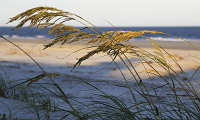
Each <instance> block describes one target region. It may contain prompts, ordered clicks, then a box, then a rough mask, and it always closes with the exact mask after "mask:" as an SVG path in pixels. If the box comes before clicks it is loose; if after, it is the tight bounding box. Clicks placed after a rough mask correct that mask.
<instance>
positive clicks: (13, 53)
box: [0, 39, 200, 117]
mask: <svg viewBox="0 0 200 120" xmlns="http://www.w3.org/2000/svg"><path fill="white" fill-rule="evenodd" d="M9 40H11V41H12V42H14V43H15V44H16V45H18V46H19V47H21V48H22V49H23V50H25V51H26V52H27V53H28V54H29V55H30V56H31V57H33V59H35V60H36V61H37V62H38V63H39V64H40V65H41V66H42V68H43V69H44V70H45V71H46V72H59V73H65V74H69V75H74V76H77V77H83V78H85V79H87V80H90V81H91V82H94V84H95V85H96V84H98V88H99V89H101V90H103V91H105V92H109V93H110V94H112V95H115V96H119V95H121V94H123V93H125V92H127V91H128V89H127V88H120V89H119V88H118V89H117V88H116V86H115V87H113V86H112V85H111V84H108V83H109V82H113V83H115V84H118V85H123V84H125V83H124V78H123V77H122V75H121V74H120V72H119V71H118V70H117V67H116V65H115V64H114V63H112V64H110V65H109V66H108V67H106V68H104V67H105V66H107V65H108V64H109V63H110V62H111V61H112V59H111V58H110V57H109V56H105V55H106V54H105V53H99V54H96V55H95V56H93V57H91V58H90V59H88V60H86V61H83V63H82V64H81V65H80V66H77V67H76V68H75V69H74V70H73V71H71V70H72V69H73V65H74V64H75V63H76V62H77V59H78V58H80V57H82V56H84V55H85V54H86V53H87V52H89V51H90V50H92V49H94V48H86V47H90V46H93V45H94V44H93V45H87V46H86V45H85V44H86V43H87V42H86V41H82V42H76V43H72V44H65V45H63V46H61V45H60V43H59V44H56V45H54V46H52V47H50V48H48V49H46V50H43V48H44V45H45V44H47V43H49V40H46V41H44V40H42V39H34V40H33V39H9ZM129 43H130V44H131V45H134V46H138V47H141V48H142V49H144V50H146V51H148V52H150V53H154V52H155V51H156V50H155V49H154V46H153V45H152V42H150V41H131V42H129ZM157 43H158V44H159V45H160V46H162V47H163V48H165V49H166V51H167V52H168V53H169V54H170V55H173V56H174V58H175V59H176V61H177V62H178V63H179V65H180V66H181V67H182V68H181V69H182V70H183V71H184V72H186V74H187V75H188V76H189V77H191V76H192V75H193V73H194V71H195V70H196V69H197V68H198V67H199V58H200V54H199V52H200V51H199V50H197V49H196V48H195V47H193V46H191V45H189V44H188V43H186V42H161V41H158V42H157ZM192 43H193V44H194V45H195V46H197V47H199V48H200V42H192ZM127 44H128V43H127ZM82 48H85V49H83V50H80V49H82ZM77 50H80V51H77ZM74 51H77V52H75V53H73V52H74ZM71 53H73V54H71ZM68 55H70V56H68ZM164 57H165V59H166V61H167V63H168V65H169V66H170V67H172V68H173V69H174V70H175V71H176V72H177V73H181V69H180V68H179V67H178V66H177V64H176V63H174V62H173V60H172V59H171V57H169V55H167V54H164ZM130 58H131V59H130V60H131V63H132V64H133V65H134V67H135V68H136V70H137V71H138V73H139V75H140V77H141V78H142V79H143V80H147V82H148V79H149V75H150V76H151V77H156V75H155V74H156V72H155V70H154V69H152V68H151V67H148V65H147V64H145V65H144V64H141V61H140V59H138V58H137V57H135V56H130ZM116 62H117V63H118V64H119V66H120V68H121V70H122V72H123V73H124V75H125V76H126V77H127V80H128V81H130V82H133V81H135V80H134V78H133V76H132V75H131V74H130V72H129V71H128V70H127V69H126V67H125V66H124V65H123V63H122V62H120V59H116ZM125 62H126V63H127V61H125ZM0 64H1V65H2V67H3V68H4V71H5V72H6V73H7V75H8V76H9V77H10V79H11V80H12V81H14V80H18V79H23V78H25V77H28V78H30V77H34V76H37V75H40V74H42V71H41V70H40V68H39V67H38V66H36V65H35V63H34V62H33V61H32V60H31V59H30V58H29V57H28V56H27V55H26V54H24V53H23V52H22V51H21V50H19V49H18V48H17V47H16V46H14V45H12V44H11V43H8V42H6V41H5V40H3V39H0ZM149 64H151V65H152V66H154V67H155V69H156V70H157V71H158V72H159V73H160V74H161V75H163V76H165V75H166V76H167V75H168V73H167V72H166V71H165V70H164V69H163V68H161V67H159V66H157V65H156V64H155V63H153V62H152V61H151V60H149ZM154 64H155V65H154ZM144 66H145V68H146V69H145V68H144ZM102 68H104V69H102ZM101 69H102V70H101ZM99 70H100V71H99ZM96 72H97V73H96ZM147 72H149V73H151V74H147ZM0 73H1V74H2V75H3V74H4V72H3V71H1V72H0ZM94 73H95V74H94ZM197 74H199V73H198V72H197ZM180 76H182V77H184V74H183V73H182V74H181V75H180ZM69 79H70V78H63V77H61V78H58V79H56V80H57V81H56V82H57V83H58V84H59V85H60V86H61V88H63V89H64V91H66V92H67V91H70V93H69V94H72V93H76V95H75V98H78V99H79V100H81V101H85V100H88V99H92V98H87V97H85V96H87V94H88V90H87V89H91V88H88V86H87V85H82V84H81V85H80V84H76V83H75V84H74V85H73V87H72V84H71V82H72V81H73V79H70V80H69ZM193 79H195V80H200V77H199V76H198V75H197V76H194V77H193ZM97 81H101V84H100V83H96V82H97ZM102 81H107V82H108V83H107V82H106V83H103V82H102ZM155 83H157V85H162V84H165V83H164V82H161V80H160V79H159V78H156V79H155ZM130 84H131V83H130ZM132 84H133V86H134V85H135V83H134V82H133V83H132ZM195 85H196V84H195ZM195 85H194V87H195V89H196V90H197V91H198V92H199V90H198V85H196V86H195ZM66 86H67V87H66ZM77 88H79V89H77ZM166 89H167V88H166ZM90 92H91V91H90ZM90 92H89V93H90ZM161 92H162V93H160V94H162V95H164V92H163V91H161ZM158 94H159V93H158ZM161 97H165V96H161ZM138 99H140V97H139V96H138ZM141 99H142V98H141ZM0 100H3V101H4V102H5V101H6V100H5V98H3V99H0ZM123 100H125V101H131V100H132V97H131V95H130V94H128V95H127V94H126V95H123ZM10 104H12V103H10ZM13 104H14V103H13ZM13 104H12V105H13ZM60 104H63V103H60ZM0 105H1V103H0ZM5 109H6V108H5ZM2 110H3V109H2ZM1 112H3V111H0V113H1ZM15 116H16V117H22V116H19V115H18V116H17V115H15ZM15 116H14V117H15Z"/></svg>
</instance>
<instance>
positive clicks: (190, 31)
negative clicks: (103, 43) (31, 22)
mask: <svg viewBox="0 0 200 120" xmlns="http://www.w3.org/2000/svg"><path fill="white" fill-rule="evenodd" d="M12 28H13V27H0V35H2V36H4V37H6V38H14V39H25V38H26V39H47V38H52V37H54V36H53V35H52V34H50V35H49V34H48V30H49V29H50V28H45V29H41V30H38V28H36V27H35V28H27V27H22V28H18V29H15V30H13V31H11V29H12ZM77 28H82V27H77ZM99 28H100V29H101V30H102V31H103V32H106V31H115V30H127V31H142V30H153V31H160V32H164V33H169V34H172V35H175V36H178V37H180V38H183V39H186V40H188V41H200V27H116V28H114V27H99ZM95 30H96V29H95ZM96 31H97V32H99V33H100V31H98V30H96ZM84 32H91V33H93V31H91V30H90V29H89V28H86V29H84ZM144 35H145V36H147V37H151V38H152V39H153V40H158V41H181V40H180V39H177V38H174V37H171V36H167V35H163V34H144ZM134 40H145V39H144V38H143V37H137V38H135V39H134Z"/></svg>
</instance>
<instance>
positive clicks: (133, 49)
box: [1, 7, 200, 120]
mask: <svg viewBox="0 0 200 120" xmlns="http://www.w3.org/2000/svg"><path fill="white" fill-rule="evenodd" d="M16 20H21V22H20V23H19V24H18V25H17V26H16V27H14V28H13V29H17V28H19V27H22V26H23V25H24V24H25V23H26V22H28V21H30V24H29V26H28V27H39V29H41V28H46V27H50V26H52V27H51V29H50V30H49V33H50V34H51V33H52V34H54V35H55V37H54V38H53V39H54V40H53V41H52V42H50V43H49V44H47V45H45V47H44V49H47V48H49V47H51V46H53V45H54V44H56V43H58V42H61V44H62V45H63V44H65V43H72V42H78V41H81V40H83V39H85V38H90V39H87V40H88V43H87V44H91V43H98V44H99V45H97V46H96V49H94V50H92V51H89V52H88V53H87V54H86V55H84V56H82V57H80V58H79V59H78V61H77V63H76V64H75V65H74V67H73V69H75V67H76V66H77V65H81V63H82V62H83V61H85V60H87V59H89V58H90V57H91V56H94V55H95V54H98V53H100V52H104V53H106V54H107V55H108V56H110V57H111V59H112V61H111V62H113V63H114V64H116V67H117V68H118V70H119V71H120V73H121V74H122V76H123V78H124V80H125V83H126V84H125V85H123V87H125V88H127V89H128V90H129V93H130V95H131V96H132V98H133V101H131V102H130V103H125V102H123V101H122V100H120V98H118V97H116V96H112V95H109V94H108V93H105V92H103V91H101V90H100V89H98V88H97V87H96V86H94V85H92V84H91V83H90V82H87V81H85V80H83V79H82V78H78V77H75V76H71V77H73V78H74V79H78V81H79V82H81V83H84V84H87V85H89V86H90V87H93V88H94V89H95V90H97V91H99V93H100V94H99V95H98V96H100V97H103V98H104V99H108V100H109V101H101V100H95V101H89V103H90V104H87V105H86V103H81V102H79V101H77V100H72V99H71V100H72V101H74V102H75V103H76V104H77V103H79V104H80V106H84V107H86V108H88V109H89V111H87V110H88V109H87V110H86V111H82V110H79V109H77V108H75V107H74V106H75V104H72V102H71V101H70V100H69V99H70V98H68V97H67V96H66V94H65V91H63V90H62V88H61V87H60V86H59V85H57V84H56V83H55V82H54V80H53V77H55V76H60V75H65V76H70V75H68V74H58V73H46V72H45V71H44V70H43V69H42V67H41V66H40V65H39V64H38V63H37V62H36V61H35V60H34V59H33V58H32V57H31V56H29V55H28V54H27V53H26V52H25V51H23V50H22V49H21V48H19V47H18V46H16V47H18V48H19V49H21V50H22V51H23V52H24V53H25V54H27V55H28V56H29V57H30V58H31V59H32V60H33V61H34V62H35V63H36V64H37V65H38V66H39V67H40V68H41V70H42V71H43V72H44V74H41V75H39V76H36V77H34V78H32V79H29V80H28V81H25V82H23V83H27V86H30V85H31V84H32V83H33V82H37V81H38V80H41V79H43V78H44V77H48V78H49V79H50V81H51V84H50V83H48V85H50V86H53V89H54V90H55V91H56V92H55V91H53V90H52V89H49V88H48V87H46V86H44V85H40V86H41V87H42V88H44V89H45V90H47V91H48V92H50V93H51V94H54V95H55V96H57V97H58V98H60V99H61V100H63V101H64V102H65V103H67V104H68V105H69V106H70V108H71V110H65V109H61V108H60V109H59V108H58V109H59V110H60V111H62V112H65V114H64V115H63V116H62V117H61V118H62V119H65V118H77V119H79V120H82V119H124V120H127V119H130V120H132V119H191V120H192V119H200V115H199V114H200V106H199V102H200V101H199V100H200V99H199V95H198V94H197V92H196V91H195V89H194V87H193V85H192V83H191V80H192V78H193V76H194V75H195V74H196V72H197V71H198V70H199V67H198V68H197V69H196V71H195V72H194V74H193V76H192V77H191V78H189V77H188V76H187V75H186V73H185V72H184V70H183V69H182V67H181V66H180V65H179V62H178V60H177V59H176V58H175V57H174V56H172V55H171V54H170V53H168V52H167V51H166V50H165V49H164V48H162V47H161V46H160V45H158V44H157V43H156V42H155V41H154V40H152V39H151V38H148V37H146V36H144V34H146V33H147V34H166V35H170V34H167V33H163V32H160V31H147V30H143V31H123V30H117V31H108V32H102V31H101V30H100V29H99V28H98V27H96V26H95V25H93V24H92V23H90V22H89V21H87V20H85V19H83V18H82V17H80V16H78V15H76V14H73V13H70V12H65V11H63V10H59V9H56V8H53V7H36V8H33V9H30V10H27V11H25V12H23V13H21V14H19V15H17V16H15V17H13V18H11V19H10V21H9V22H8V23H10V22H14V21H16ZM71 20H74V21H77V22H79V23H81V24H83V25H85V27H84V28H82V29H78V28H75V27H73V26H69V25H65V24H66V22H69V21H71ZM91 26H92V27H91ZM94 28H95V29H96V30H97V31H95V29H94ZM83 29H90V30H91V33H86V32H83V31H82V30H83ZM99 32H100V33H99ZM138 36H142V37H144V38H146V39H148V40H150V41H151V42H152V43H153V46H154V47H155V52H154V53H150V52H148V51H145V50H143V49H142V48H139V47H137V46H134V45H130V44H124V43H125V42H128V41H129V40H131V39H133V38H135V37H138ZM170 36H173V35H170ZM1 37H2V36H1ZM173 37H176V38H178V39H181V38H179V37H177V36H173ZM2 38H3V37H2ZM4 39H5V40H7V39H6V38H4ZM181 40H183V41H185V42H187V41H186V40H184V39H181ZM7 41H9V40H7ZM9 42H10V41H9ZM11 43H12V42H11ZM187 43H189V42H187ZM12 44H14V43H12ZM189 44H191V43H189ZM14 45H15V44H14ZM191 45H192V46H194V47H196V46H195V45H193V44H191ZM196 48H197V47H196ZM197 49H198V50H200V49H199V48H197ZM164 54H167V55H168V56H169V57H170V58H171V61H172V62H174V63H175V64H176V66H177V67H178V68H179V69H180V71H181V74H183V75H184V79H183V77H181V75H180V73H178V72H176V71H175V70H174V69H173V68H172V67H170V65H169V63H168V61H167V60H166V57H165V56H164ZM129 55H132V56H135V57H137V58H138V59H139V60H140V64H142V65H143V67H144V69H145V70H146V74H147V75H148V76H149V81H150V82H149V83H148V84H147V83H145V82H144V80H143V79H142V77H141V74H140V73H139V72H138V70H137V69H136V67H135V66H134V65H133V63H132V62H131V61H130V58H129ZM116 58H119V59H120V60H121V62H122V63H123V64H124V66H125V67H126V68H127V69H128V70H129V72H130V74H131V75H132V77H133V78H134V81H135V84H136V87H132V86H131V85H130V81H128V80H127V77H126V76H125V75H124V73H123V71H122V70H121V69H120V67H119V65H118V63H117V62H116V61H115V59H116ZM149 61H151V62H149ZM152 63H153V64H156V65H157V66H159V67H161V68H162V69H163V70H165V71H166V73H167V75H168V76H169V77H168V78H169V79H167V78H166V77H165V76H163V75H162V74H160V72H159V71H158V70H157V69H156V67H155V66H154V65H153V64H152ZM147 66H148V67H150V68H151V69H152V70H153V71H154V73H151V72H149V71H148V70H147V68H146V67H147ZM152 74H153V75H154V76H157V77H160V78H161V80H162V81H164V82H165V84H164V85H160V86H159V85H156V84H155V83H154V81H153V78H152ZM19 85H21V84H19ZM166 87H167V90H168V91H167V92H168V93H169V94H168V96H170V97H171V98H172V99H171V100H170V101H169V100H163V99H160V96H159V95H158V94H157V93H158V91H159V90H161V89H164V90H165V89H166ZM136 88H137V89H136ZM178 88H179V89H182V90H183V92H184V94H180V92H178ZM119 89H120V88H119ZM137 95H140V96H142V98H143V99H144V100H143V101H139V100H138V99H137V97H136V96H137ZM184 97H186V98H187V103H189V104H186V103H185V101H184ZM94 106H99V107H94ZM37 114H39V112H37Z"/></svg>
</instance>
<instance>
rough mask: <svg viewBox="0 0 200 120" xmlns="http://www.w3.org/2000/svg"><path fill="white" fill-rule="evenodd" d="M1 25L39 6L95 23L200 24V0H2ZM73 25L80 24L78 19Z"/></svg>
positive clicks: (127, 24) (103, 24)
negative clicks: (72, 14)
mask: <svg viewBox="0 0 200 120" xmlns="http://www.w3.org/2000/svg"><path fill="white" fill-rule="evenodd" d="M0 3H1V7H0V9H1V12H0V15H1V17H0V26H14V25H16V24H17V23H19V22H14V23H10V24H6V22H8V21H9V18H11V17H13V16H15V15H17V14H19V13H21V12H24V11H26V10H28V9H30V8H33V7H38V6H50V7H56V8H58V9H62V10H64V11H68V12H71V13H75V14H77V15H80V16H81V17H83V18H85V19H87V20H88V21H90V22H91V23H93V24H94V25H96V26H110V24H109V23H108V22H106V21H105V20H104V19H106V20H107V21H109V22H111V23H112V24H113V25H114V26H200V0H0ZM71 25H75V26H79V25H80V24H78V23H72V24H71Z"/></svg>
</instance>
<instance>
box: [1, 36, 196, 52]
mask: <svg viewBox="0 0 200 120" xmlns="http://www.w3.org/2000/svg"><path fill="white" fill-rule="evenodd" d="M8 40H10V41H12V42H14V43H35V44H38V43H39V44H44V45H45V44H48V43H50V42H51V41H52V40H50V39H8ZM0 42H7V41H5V40H4V39H2V38H0ZM155 42H156V43H157V44H158V45H160V46H161V47H163V48H164V49H181V50H198V49H197V48H195V47H194V46H192V45H190V44H189V43H186V42H183V41H155ZM86 43H87V40H84V41H78V42H74V43H70V44H67V43H66V44H64V45H86ZM129 43H130V44H131V45H134V46H137V47H141V48H154V46H153V45H152V42H151V41H129V42H126V43H125V44H129ZM190 43H192V44H193V45H195V46H196V47H198V48H200V42H197V41H191V42H190ZM57 44H61V43H60V42H59V43H57ZM89 45H96V44H88V46H89Z"/></svg>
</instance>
